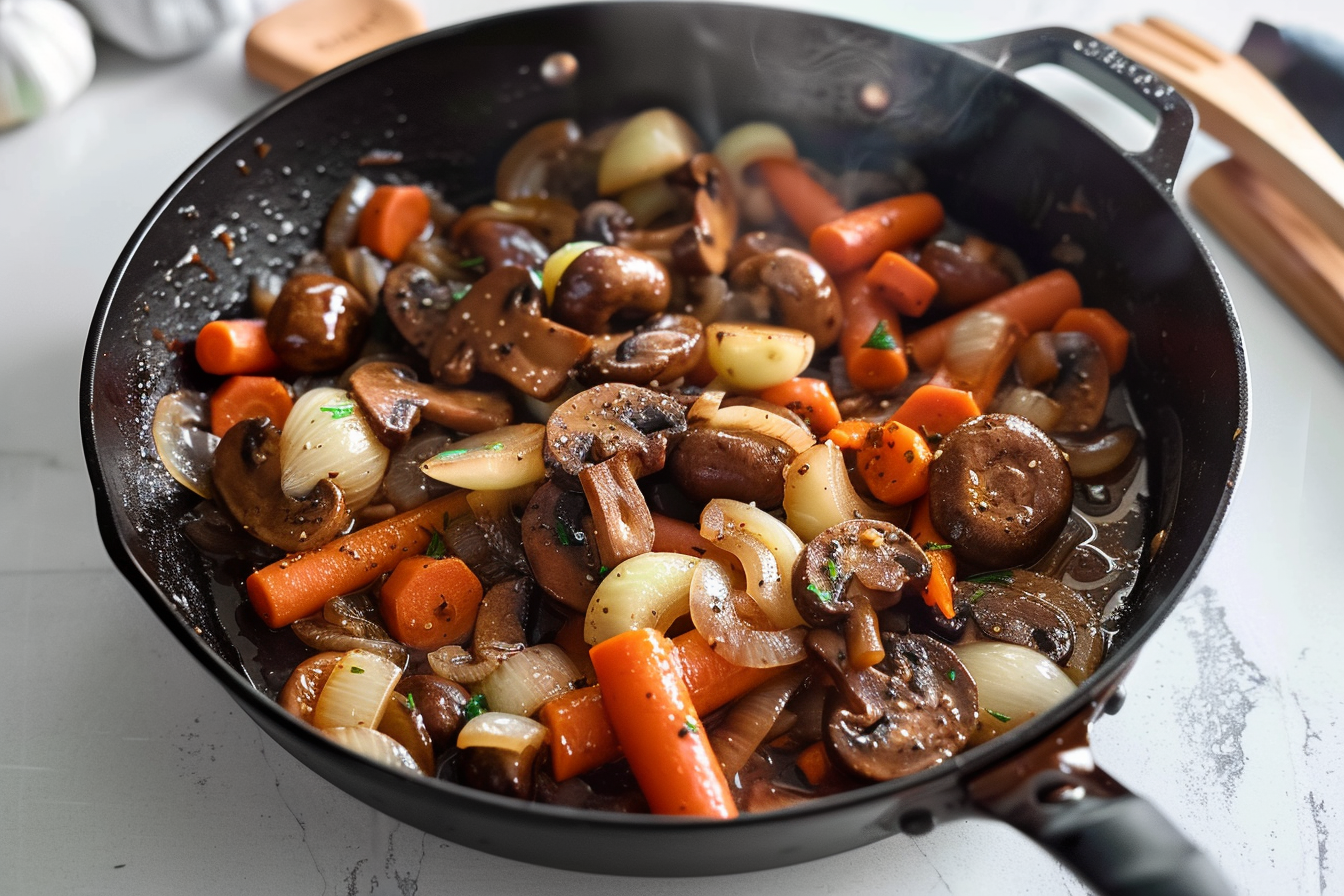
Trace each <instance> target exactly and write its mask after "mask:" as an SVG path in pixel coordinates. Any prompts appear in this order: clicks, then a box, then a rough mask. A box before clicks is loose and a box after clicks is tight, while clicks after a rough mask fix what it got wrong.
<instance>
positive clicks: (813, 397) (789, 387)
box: [761, 376, 840, 436]
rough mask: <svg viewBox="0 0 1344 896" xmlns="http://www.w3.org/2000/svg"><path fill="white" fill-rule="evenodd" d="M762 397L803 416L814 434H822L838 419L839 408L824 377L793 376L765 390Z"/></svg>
mask: <svg viewBox="0 0 1344 896" xmlns="http://www.w3.org/2000/svg"><path fill="white" fill-rule="evenodd" d="M761 398H763V399H765V400H766V401H770V402H774V403H775V404H777V405H779V406H780V407H784V408H788V409H789V410H791V411H793V412H794V413H795V414H797V415H798V416H799V417H802V418H803V420H804V422H806V423H807V425H808V428H810V429H811V430H812V433H813V435H818V436H820V435H824V434H825V433H827V432H829V431H830V430H831V429H832V428H833V427H834V426H835V425H836V424H837V423H839V422H840V407H839V405H837V404H836V403H835V396H834V395H832V394H831V387H830V384H829V383H827V382H826V381H825V380H817V379H812V378H811V377H805V376H796V377H794V378H793V379H791V380H788V381H786V382H783V383H780V384H779V385H778V386H771V387H770V388H769V389H766V390H765V391H764V392H762V393H761Z"/></svg>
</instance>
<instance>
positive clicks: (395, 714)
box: [378, 692, 434, 777]
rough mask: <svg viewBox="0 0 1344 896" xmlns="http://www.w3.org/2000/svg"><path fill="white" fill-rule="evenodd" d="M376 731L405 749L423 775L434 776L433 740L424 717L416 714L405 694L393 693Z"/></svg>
mask: <svg viewBox="0 0 1344 896" xmlns="http://www.w3.org/2000/svg"><path fill="white" fill-rule="evenodd" d="M378 730H379V731H381V732H382V733H383V734H386V735H387V736H388V737H390V738H392V739H393V740H394V741H396V742H397V743H399V744H401V745H402V746H403V747H405V748H406V752H408V753H410V754H411V758H412V759H414V760H415V764H416V766H417V767H418V768H419V769H420V771H421V772H423V773H424V774H425V775H428V776H431V777H432V776H433V774H434V739H433V738H432V737H430V734H429V729H428V727H427V726H426V725H425V720H424V717H423V716H421V715H420V713H418V712H416V711H415V709H414V708H413V705H412V703H411V701H410V700H407V699H406V695H405V694H399V693H396V692H393V694H392V697H391V699H389V700H388V701H387V709H386V710H385V711H384V712H383V718H382V720H381V721H379V722H378Z"/></svg>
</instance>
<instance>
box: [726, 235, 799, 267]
mask: <svg viewBox="0 0 1344 896" xmlns="http://www.w3.org/2000/svg"><path fill="white" fill-rule="evenodd" d="M776 249H797V250H798V251H800V252H805V251H807V247H806V246H804V245H803V244H802V243H800V242H798V240H796V239H794V238H793V237H791V236H788V235H786V234H783V233H774V232H773V231H769V230H751V231H748V232H747V233H744V234H742V235H741V236H739V237H738V238H737V240H736V241H734V242H733V248H732V249H730V250H729V251H728V268H727V270H728V271H729V272H730V273H731V272H732V271H734V270H736V269H737V266H738V265H740V264H742V262H744V261H746V260H747V259H749V258H755V257H756V256H758V255H769V254H770V253H771V252H774V251H775V250H776Z"/></svg>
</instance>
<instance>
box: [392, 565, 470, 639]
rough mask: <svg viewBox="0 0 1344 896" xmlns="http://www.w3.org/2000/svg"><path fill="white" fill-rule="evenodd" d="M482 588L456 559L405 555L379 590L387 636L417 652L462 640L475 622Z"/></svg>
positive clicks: (468, 634)
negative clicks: (406, 556)
mask: <svg viewBox="0 0 1344 896" xmlns="http://www.w3.org/2000/svg"><path fill="white" fill-rule="evenodd" d="M482 596H484V591H483V590H482V588H481V580H480V579H478V578H476V574H475V573H473V572H472V571H471V570H470V569H469V568H468V567H467V564H465V563H463V562H462V561H461V560H459V559H458V558H456V557H443V558H441V559H438V560H435V559H434V558H432V557H408V558H406V559H405V560H403V561H401V562H400V563H398V564H397V568H396V569H394V570H392V575H390V576H388V577H387V581H386V582H384V583H383V587H382V588H381V589H380V590H379V592H378V612H379V613H381V614H382V617H383V622H384V624H386V626H387V631H388V634H390V635H391V636H392V637H394V638H396V639H397V640H398V641H400V642H401V643H403V644H405V645H406V646H407V647H412V648H414V649H416V650H437V649H438V648H440V647H443V646H444V645H445V644H461V643H462V642H463V641H465V640H467V638H468V637H469V636H470V635H471V630H472V629H473V628H474V627H475V626H476V611H477V610H479V609H480V608H481V597H482Z"/></svg>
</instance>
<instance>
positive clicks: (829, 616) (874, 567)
mask: <svg viewBox="0 0 1344 896" xmlns="http://www.w3.org/2000/svg"><path fill="white" fill-rule="evenodd" d="M929 573H930V564H929V558H928V556H927V555H925V553H924V551H923V550H922V549H921V548H920V546H919V545H918V544H916V543H915V540H914V539H913V538H911V537H910V536H909V535H908V534H906V532H905V531H904V530H903V529H900V528H898V527H897V526H894V525H892V524H891V523H886V522H882V521H881V520H845V521H844V522H842V523H837V524H836V525H834V526H831V527H830V528H829V529H826V530H824V531H823V532H822V533H821V534H820V535H818V536H817V537H816V538H813V539H812V540H811V541H810V542H808V544H807V547H806V548H804V549H803V553H802V554H800V555H799V556H798V562H797V563H796V564H794V567H793V602H794V605H795V606H797V607H798V612H799V614H800V615H801V616H802V617H803V620H804V621H805V622H807V623H808V624H809V625H813V626H819V627H836V626H840V625H843V626H844V629H845V641H846V644H847V645H848V649H849V664H850V665H851V666H852V667H853V668H856V669H859V668H867V667H868V666H871V665H873V664H874V663H877V662H879V661H880V660H881V659H882V655H883V647H882V640H881V636H880V634H879V633H878V625H877V611H878V610H884V609H886V608H887V607H890V606H892V605H894V604H895V603H896V602H897V601H899V600H900V598H901V593H902V591H904V590H905V588H906V587H907V586H912V587H922V586H923V585H924V584H925V583H927V582H928V580H929Z"/></svg>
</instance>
